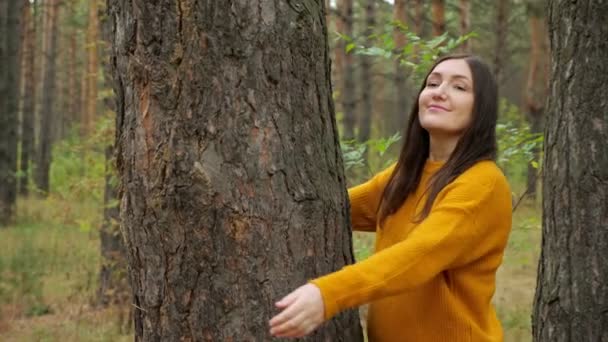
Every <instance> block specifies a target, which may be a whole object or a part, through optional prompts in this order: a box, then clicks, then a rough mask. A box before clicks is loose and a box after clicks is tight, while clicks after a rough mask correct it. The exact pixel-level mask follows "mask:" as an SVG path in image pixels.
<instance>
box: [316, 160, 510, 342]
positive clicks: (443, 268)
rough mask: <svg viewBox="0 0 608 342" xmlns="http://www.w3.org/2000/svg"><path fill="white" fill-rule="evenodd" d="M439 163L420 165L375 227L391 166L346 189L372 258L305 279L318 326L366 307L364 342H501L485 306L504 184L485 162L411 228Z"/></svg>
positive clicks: (504, 216)
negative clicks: (321, 310)
mask: <svg viewBox="0 0 608 342" xmlns="http://www.w3.org/2000/svg"><path fill="white" fill-rule="evenodd" d="M441 165H442V164H441V163H438V162H431V161H427V163H426V165H425V167H424V172H423V175H422V178H421V181H420V185H419V187H418V189H417V190H416V193H415V194H414V195H410V196H409V197H408V199H407V200H406V201H405V203H404V204H403V206H402V207H401V208H400V209H399V210H398V211H397V212H396V213H395V214H393V215H391V216H389V217H387V218H386V220H385V222H384V224H383V226H382V227H381V228H380V227H377V220H376V209H377V207H378V204H379V201H380V197H381V196H382V191H383V190H384V187H385V186H386V184H387V183H388V180H389V177H390V175H391V172H392V171H393V168H394V166H393V167H391V168H389V169H387V170H385V171H383V172H381V173H379V174H378V175H376V176H375V177H374V178H372V179H371V180H370V181H368V182H367V183H365V184H362V185H359V186H356V187H354V188H351V189H349V197H350V203H351V220H352V224H353V228H354V229H355V230H360V231H370V232H373V231H375V232H376V251H375V253H374V255H372V256H371V257H369V258H368V259H366V260H364V261H361V262H358V263H356V264H354V265H350V266H346V267H344V268H343V269H342V270H339V271H337V272H334V273H331V274H329V275H326V276H323V277H321V278H318V279H315V280H313V281H312V283H313V284H315V285H317V286H318V287H319V288H320V290H321V294H322V296H323V300H324V303H325V318H326V319H329V318H331V317H332V316H334V315H335V314H337V313H338V312H339V311H341V310H344V309H347V308H352V307H356V306H359V305H362V304H365V303H370V307H369V316H368V324H367V326H368V337H369V341H370V342H392V341H396V342H401V341H404V342H405V341H414V342H425V341H432V342H435V341H437V342H441V341H450V342H459V341H475V342H477V341H502V340H503V334H502V328H501V326H500V322H499V321H498V319H497V317H496V312H495V310H494V308H493V306H492V303H491V299H492V296H493V294H494V290H495V284H496V279H495V275H496V270H497V268H498V266H500V264H501V261H502V257H503V252H504V249H505V246H506V244H507V239H508V235H509V232H510V230H511V192H510V189H509V185H508V184H507V181H506V179H505V177H504V175H503V174H502V172H501V171H500V169H499V168H498V167H497V166H496V164H495V163H494V162H491V161H482V162H479V163H477V164H475V165H473V166H472V167H471V168H469V169H468V170H467V171H465V172H464V173H463V174H461V175H460V176H459V177H458V178H456V179H455V180H454V181H453V182H452V183H450V184H448V185H447V186H446V187H445V188H444V189H443V190H442V191H441V192H440V193H439V195H438V196H437V198H436V200H435V202H434V204H433V207H432V209H431V212H430V214H429V216H427V218H426V219H424V220H423V221H422V222H420V223H415V222H413V221H414V220H413V218H414V216H415V214H416V213H418V212H419V211H420V210H421V209H422V206H423V205H424V201H425V199H426V197H425V195H424V190H425V189H426V186H427V184H428V181H429V178H430V176H432V175H433V173H435V172H436V171H437V170H438V169H439V168H440V167H441Z"/></svg>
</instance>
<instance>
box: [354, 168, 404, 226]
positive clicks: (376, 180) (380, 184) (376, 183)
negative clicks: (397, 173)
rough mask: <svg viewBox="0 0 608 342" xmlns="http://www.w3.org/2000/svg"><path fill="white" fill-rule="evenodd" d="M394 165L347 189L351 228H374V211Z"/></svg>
mask: <svg viewBox="0 0 608 342" xmlns="http://www.w3.org/2000/svg"><path fill="white" fill-rule="evenodd" d="M394 167H395V166H394V165H393V166H391V167H389V168H387V169H386V170H384V171H382V172H380V173H378V174H377V175H375V176H374V177H373V178H371V179H370V180H369V181H367V182H365V183H363V184H361V185H357V186H354V187H352V188H350V189H348V199H349V201H350V220H351V223H352V226H353V230H358V231H367V232H373V231H375V230H376V212H377V209H378V205H380V199H381V198H382V192H383V191H384V187H385V186H386V183H387V182H388V179H389V178H390V176H391V174H392V173H393V169H394Z"/></svg>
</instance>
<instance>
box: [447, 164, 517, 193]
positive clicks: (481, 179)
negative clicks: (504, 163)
mask: <svg viewBox="0 0 608 342" xmlns="http://www.w3.org/2000/svg"><path fill="white" fill-rule="evenodd" d="M457 180H458V181H459V182H464V183H469V184H476V185H481V186H486V187H490V188H495V189H502V190H509V183H508V181H507V177H506V176H505V174H504V173H503V172H502V170H501V169H500V167H498V165H496V163H495V162H494V161H492V160H482V161H479V162H477V163H475V164H474V165H473V166H471V167H470V168H468V169H467V170H466V171H465V172H463V173H462V174H461V175H460V176H459V177H458V178H457ZM509 192H510V190H509Z"/></svg>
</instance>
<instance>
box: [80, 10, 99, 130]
mask: <svg viewBox="0 0 608 342" xmlns="http://www.w3.org/2000/svg"><path fill="white" fill-rule="evenodd" d="M88 4H89V20H88V27H87V72H86V83H87V87H86V94H87V95H86V107H85V108H84V113H85V118H84V122H83V126H84V132H85V136H89V135H90V134H91V132H92V131H93V125H94V122H95V117H96V116H97V115H96V114H97V69H98V63H99V61H98V58H97V40H98V39H99V38H98V37H99V20H98V18H97V8H98V7H97V0H89V1H88Z"/></svg>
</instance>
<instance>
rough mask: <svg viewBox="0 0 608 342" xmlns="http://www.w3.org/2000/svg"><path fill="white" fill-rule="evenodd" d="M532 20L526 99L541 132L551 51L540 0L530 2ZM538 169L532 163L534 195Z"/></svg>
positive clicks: (530, 176)
mask: <svg viewBox="0 0 608 342" xmlns="http://www.w3.org/2000/svg"><path fill="white" fill-rule="evenodd" d="M528 20H529V23H530V59H529V60H530V64H529V66H528V79H527V82H526V87H525V93H524V96H523V98H524V101H525V107H524V108H525V111H526V116H527V119H528V122H529V124H530V131H531V132H532V133H541V132H542V129H543V116H544V112H545V103H544V101H545V99H546V98H547V96H548V95H549V94H548V93H549V79H548V75H547V72H546V70H547V69H548V68H547V66H548V64H549V51H548V47H547V44H546V41H547V36H546V34H545V30H546V24H545V20H544V14H543V6H542V4H541V3H540V1H538V0H536V1H535V2H533V1H530V2H529V3H528ZM532 154H533V161H535V162H538V161H539V159H540V151H539V149H534V150H533V151H532ZM537 174H538V170H537V169H536V168H535V167H534V166H533V165H532V162H531V163H529V164H528V180H527V193H528V196H529V197H531V198H536V192H537V191H536V184H537V183H538V180H537V178H538V177H537Z"/></svg>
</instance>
